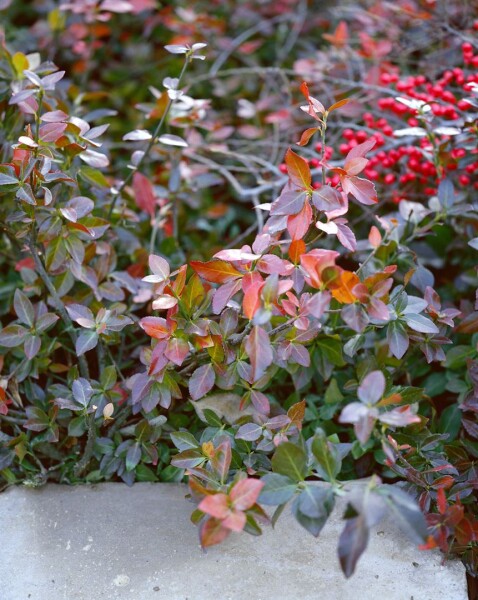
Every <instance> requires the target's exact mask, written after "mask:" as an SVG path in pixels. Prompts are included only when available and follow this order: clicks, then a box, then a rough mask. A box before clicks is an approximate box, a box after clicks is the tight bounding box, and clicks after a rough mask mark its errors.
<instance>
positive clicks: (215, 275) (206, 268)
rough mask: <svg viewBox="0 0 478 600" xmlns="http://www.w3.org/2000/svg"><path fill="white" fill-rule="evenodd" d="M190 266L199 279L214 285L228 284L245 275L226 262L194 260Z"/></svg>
mask: <svg viewBox="0 0 478 600" xmlns="http://www.w3.org/2000/svg"><path fill="white" fill-rule="evenodd" d="M189 264H190V265H191V267H192V268H193V269H194V270H195V271H196V273H197V274H198V275H199V277H201V278H202V279H205V280H206V281H210V282H212V283H226V282H227V281H232V280H233V279H237V278H238V277H242V275H243V274H242V273H241V272H240V271H238V270H237V269H235V268H234V267H233V266H232V265H231V264H229V263H228V262H225V261H224V260H210V261H208V262H200V261H198V260H193V261H191V262H190V263H189Z"/></svg>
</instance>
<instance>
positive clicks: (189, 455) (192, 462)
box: [171, 450, 206, 469]
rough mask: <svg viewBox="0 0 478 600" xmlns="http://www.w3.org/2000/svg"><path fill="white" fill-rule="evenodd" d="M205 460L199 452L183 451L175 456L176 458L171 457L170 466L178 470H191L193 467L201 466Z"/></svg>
mask: <svg viewBox="0 0 478 600" xmlns="http://www.w3.org/2000/svg"><path fill="white" fill-rule="evenodd" d="M205 460H206V459H205V457H204V456H203V454H202V452H201V451H200V450H184V452H180V453H179V454H176V456H173V458H172V459H171V464H172V465H173V467H177V468H178V469H193V468H194V467H198V466H199V465H202V463H203V462H204V461H205Z"/></svg>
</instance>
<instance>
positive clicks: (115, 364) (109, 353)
mask: <svg viewBox="0 0 478 600" xmlns="http://www.w3.org/2000/svg"><path fill="white" fill-rule="evenodd" d="M105 348H106V353H107V354H108V358H109V359H110V361H111V362H112V363H113V366H114V368H115V369H116V372H117V373H118V375H119V378H120V379H121V381H122V382H123V383H124V382H125V381H126V379H125V377H124V375H123V373H122V372H121V369H120V368H119V366H118V365H117V363H116V361H115V359H114V356H113V353H112V352H111V350H110V349H109V346H107V345H105Z"/></svg>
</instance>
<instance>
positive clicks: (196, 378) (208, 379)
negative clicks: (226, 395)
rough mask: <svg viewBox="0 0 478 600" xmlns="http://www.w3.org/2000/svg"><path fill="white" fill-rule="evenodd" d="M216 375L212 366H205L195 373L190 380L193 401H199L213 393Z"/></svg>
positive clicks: (190, 392)
mask: <svg viewBox="0 0 478 600" xmlns="http://www.w3.org/2000/svg"><path fill="white" fill-rule="evenodd" d="M215 379H216V374H215V372H214V368H213V366H212V364H208V365H203V366H202V367H199V368H198V369H196V370H195V371H194V373H193V374H192V375H191V379H190V380H189V394H190V396H191V398H192V399H193V400H199V399H200V398H202V397H203V396H205V395H206V394H207V393H208V392H210V391H211V389H212V387H213V386H214V381H215Z"/></svg>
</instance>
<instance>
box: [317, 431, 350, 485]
mask: <svg viewBox="0 0 478 600" xmlns="http://www.w3.org/2000/svg"><path fill="white" fill-rule="evenodd" d="M311 449H312V453H313V455H314V456H315V458H316V459H317V462H318V466H316V470H317V472H318V474H319V476H320V477H322V479H325V480H326V481H335V480H336V477H337V475H338V474H339V473H340V470H341V468H342V461H341V459H340V456H339V453H338V450H337V448H336V447H335V446H334V445H333V444H331V443H330V442H329V441H328V440H327V438H326V436H325V433H324V432H323V431H322V430H321V429H318V430H317V431H316V433H315V435H314V437H313V440H312V446H311Z"/></svg>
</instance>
